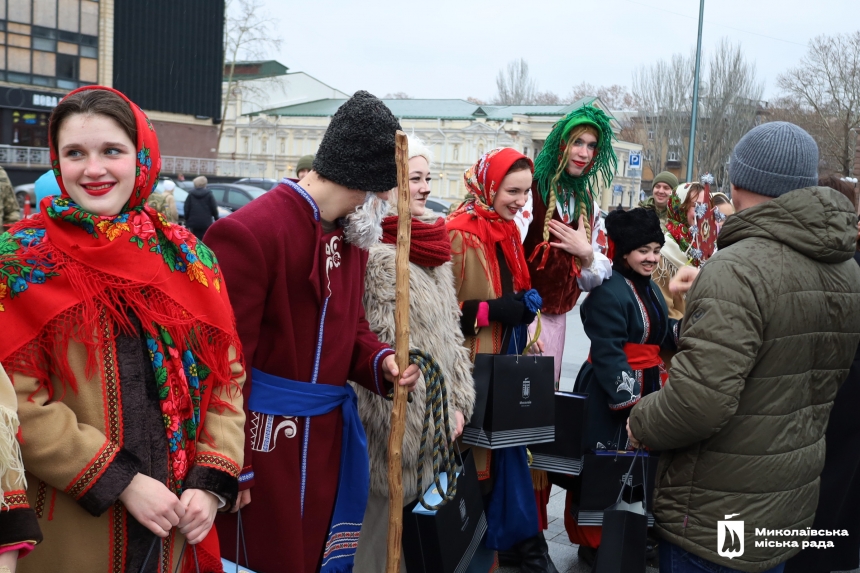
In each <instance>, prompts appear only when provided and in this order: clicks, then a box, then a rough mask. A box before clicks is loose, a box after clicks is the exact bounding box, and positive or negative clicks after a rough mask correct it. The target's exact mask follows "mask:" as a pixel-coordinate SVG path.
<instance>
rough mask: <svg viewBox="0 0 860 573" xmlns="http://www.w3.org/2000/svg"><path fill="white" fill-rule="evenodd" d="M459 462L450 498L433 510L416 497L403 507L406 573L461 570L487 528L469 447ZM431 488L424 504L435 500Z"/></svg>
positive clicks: (452, 572) (433, 488)
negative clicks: (422, 504) (455, 485)
mask: <svg viewBox="0 0 860 573" xmlns="http://www.w3.org/2000/svg"><path fill="white" fill-rule="evenodd" d="M462 462H463V463H462V466H461V468H460V471H459V472H458V476H457V493H456V494H455V496H454V498H453V499H452V500H450V501H449V502H448V503H446V504H445V505H443V506H442V507H440V508H439V509H437V510H435V511H431V510H427V509H424V507H423V506H421V505H420V504H419V503H418V501H417V500H416V501H415V502H413V503H411V504H409V505H408V506H407V507H406V508H405V509H404V510H403V557H404V560H405V563H406V570H407V571H409V573H464V572H465V571H466V568H467V567H468V566H469V563H470V562H471V561H472V556H473V555H474V554H475V550H476V549H477V548H478V544H479V543H480V542H481V540H482V539H483V537H484V534H485V533H486V531H487V518H486V516H485V514H484V502H483V500H482V498H481V491H480V489H479V488H478V474H477V472H476V471H475V461H474V459H472V452H471V451H467V452H466V453H465V454H463V456H462ZM442 477H444V474H443V476H442ZM443 486H446V487H447V484H443ZM435 489H436V485H435V484H434V485H432V486H431V487H430V488H429V489H428V490H427V491H426V492H425V493H424V498H425V501H428V505H436V504H437V503H438V501H439V500H438V499H437V498H439V495H438V492H436V491H434V490H435Z"/></svg>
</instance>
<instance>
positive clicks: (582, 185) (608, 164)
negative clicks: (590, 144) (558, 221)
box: [534, 104, 618, 220]
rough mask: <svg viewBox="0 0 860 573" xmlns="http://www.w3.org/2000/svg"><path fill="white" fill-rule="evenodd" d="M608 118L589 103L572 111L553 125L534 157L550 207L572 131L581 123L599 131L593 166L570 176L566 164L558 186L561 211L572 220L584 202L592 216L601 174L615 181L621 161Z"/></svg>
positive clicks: (540, 182)
mask: <svg viewBox="0 0 860 573" xmlns="http://www.w3.org/2000/svg"><path fill="white" fill-rule="evenodd" d="M609 121H610V119H609V116H608V115H606V114H605V113H604V112H603V110H601V109H598V108H596V107H594V106H593V105H590V104H589V105H584V106H582V107H579V108H577V109H575V110H573V111H572V112H570V113H569V114H568V115H567V117H565V118H564V119H562V120H560V121H558V122H557V123H556V124H555V125H554V126H553V128H552V131H551V132H550V134H549V136H548V137H547V138H546V142H544V146H543V149H542V150H541V152H540V154H538V156H537V159H536V160H535V172H534V178H535V181H537V184H538V191H539V192H540V195H541V197H542V198H543V202H544V205H547V207H549V205H550V194H549V193H550V189H551V188H552V186H553V179H555V176H556V172H557V171H558V169H559V162H560V161H561V159H562V156H563V155H564V150H563V147H562V146H563V145H566V144H567V138H568V136H569V135H570V132H571V130H572V129H573V128H574V127H576V126H578V125H590V126H592V127H594V128H595V129H596V130H597V133H598V138H597V150H596V152H595V153H594V160H593V161H592V164H591V167H590V168H589V169H588V172H587V173H585V174H583V175H581V176H579V177H573V176H571V175H568V173H567V171H566V166H565V167H563V168H562V172H561V175H560V176H559V178H558V182H557V183H556V185H555V193H556V200H557V201H559V202H560V203H561V210H562V213H564V214H566V215H570V217H571V219H572V220H575V219H576V217H577V216H578V214H579V213H580V212H581V209H582V205H583V204H584V205H585V208H586V212H587V213H588V214H589V217H590V216H591V214H592V210H593V205H594V199H595V196H594V193H595V192H596V191H597V180H598V177H602V178H603V180H604V181H606V182H607V183H608V182H609V181H612V178H613V176H614V175H615V169H616V166H617V164H618V158H617V157H616V156H615V151H614V150H613V149H612V142H613V141H614V140H615V139H616V138H615V134H614V133H613V132H612V126H611V125H610V123H609ZM571 199H573V212H571V211H570V208H571Z"/></svg>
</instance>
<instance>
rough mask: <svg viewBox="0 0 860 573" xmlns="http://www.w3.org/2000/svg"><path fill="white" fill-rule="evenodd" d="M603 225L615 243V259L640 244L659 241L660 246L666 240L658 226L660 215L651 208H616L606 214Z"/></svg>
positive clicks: (633, 249)
mask: <svg viewBox="0 0 860 573" xmlns="http://www.w3.org/2000/svg"><path fill="white" fill-rule="evenodd" d="M605 226H606V234H607V235H608V236H609V238H610V239H611V240H612V242H613V243H615V254H614V258H615V259H616V260H620V259H621V258H622V256H623V255H626V254H627V253H629V252H631V251H635V250H636V249H638V248H639V247H641V246H642V245H647V244H648V243H660V246H661V247H662V246H663V244H664V243H665V242H666V237H665V236H664V235H663V229H662V228H661V227H660V217H658V216H657V213H656V212H654V211H653V210H651V209H643V208H641V207H639V208H637V209H630V210H629V211H622V210H620V209H616V210H615V211H611V212H610V213H609V214H608V215H607V216H606V222H605Z"/></svg>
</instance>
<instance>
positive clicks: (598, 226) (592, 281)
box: [576, 203, 612, 292]
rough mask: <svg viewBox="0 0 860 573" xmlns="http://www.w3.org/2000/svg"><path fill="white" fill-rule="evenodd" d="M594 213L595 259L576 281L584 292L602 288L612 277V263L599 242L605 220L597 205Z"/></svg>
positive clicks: (592, 243) (592, 247)
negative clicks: (601, 216)
mask: <svg viewBox="0 0 860 573" xmlns="http://www.w3.org/2000/svg"><path fill="white" fill-rule="evenodd" d="M594 213H595V214H596V215H597V216H596V217H595V220H594V222H593V223H592V226H591V249H592V250H593V251H594V259H593V260H592V261H591V266H590V267H588V268H586V269H582V271H581V274H580V276H579V277H577V279H576V283H577V284H578V285H579V288H580V289H581V290H582V291H584V292H589V291H591V290H592V289H593V288H595V287H598V286H600V285H601V284H603V281H605V280H606V279H608V278H609V277H611V276H612V261H610V260H609V259H608V258H607V257H606V255H604V254H603V250H602V249H601V247H600V244H599V243H598V242H597V238H598V236H599V235H600V232H601V231H603V219H601V218H600V206H599V205H598V204H597V203H595V204H594Z"/></svg>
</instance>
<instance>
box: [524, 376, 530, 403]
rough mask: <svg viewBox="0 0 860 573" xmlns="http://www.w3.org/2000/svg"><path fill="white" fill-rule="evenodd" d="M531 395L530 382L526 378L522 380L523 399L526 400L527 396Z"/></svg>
mask: <svg viewBox="0 0 860 573" xmlns="http://www.w3.org/2000/svg"><path fill="white" fill-rule="evenodd" d="M531 395H532V383H531V380H529V379H528V378H526V379H525V380H523V400H528V399H529V396H531Z"/></svg>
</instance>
